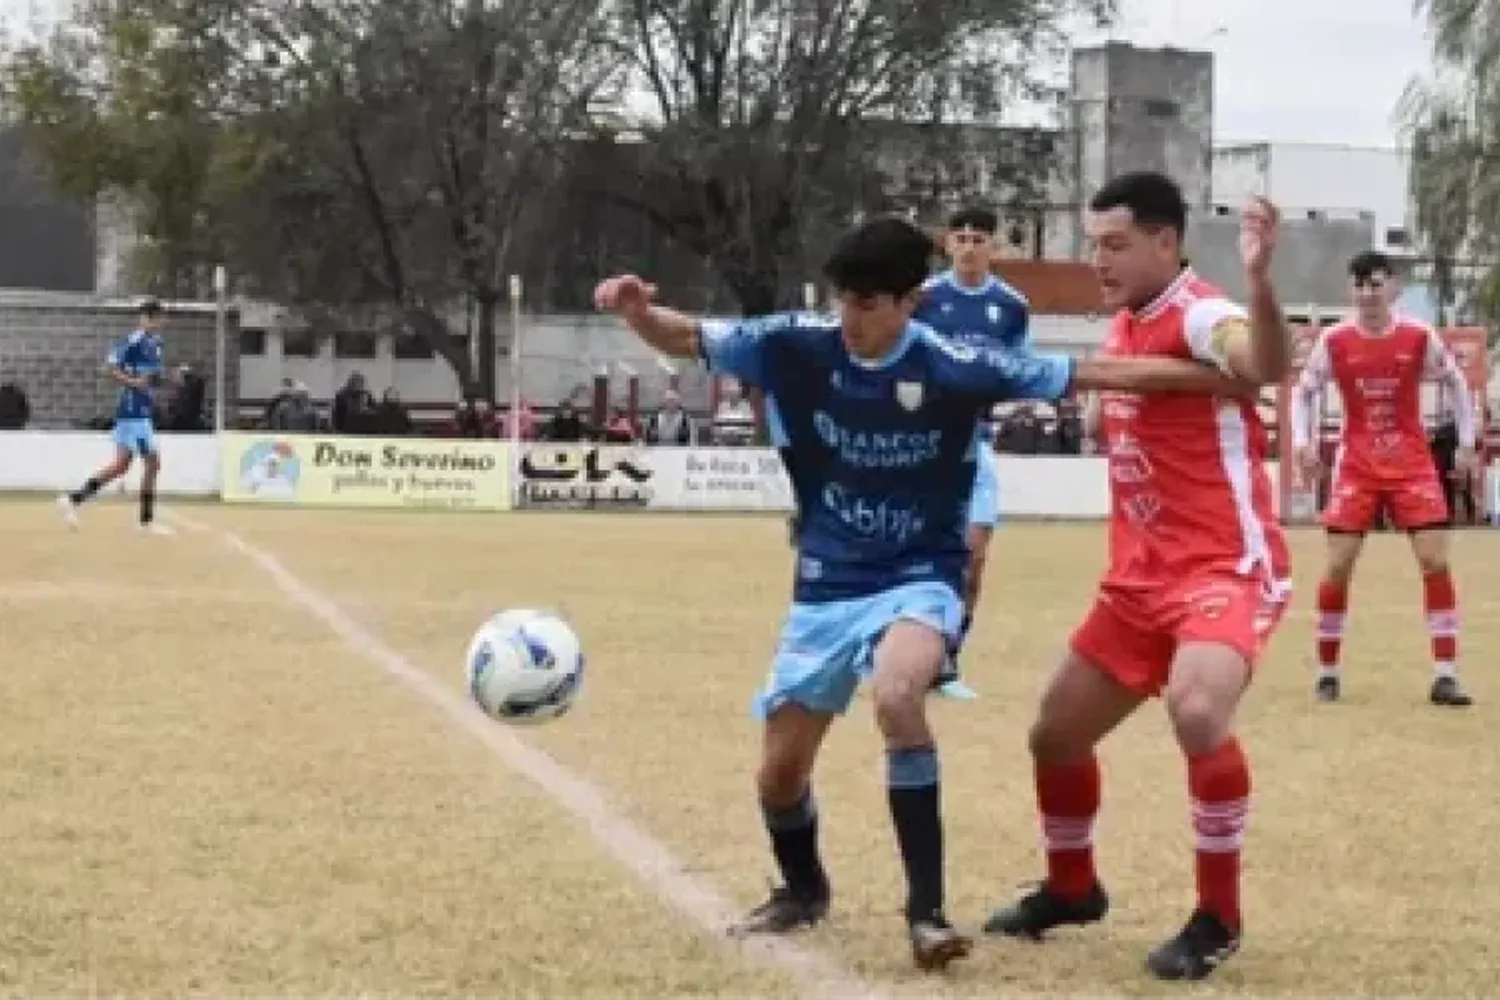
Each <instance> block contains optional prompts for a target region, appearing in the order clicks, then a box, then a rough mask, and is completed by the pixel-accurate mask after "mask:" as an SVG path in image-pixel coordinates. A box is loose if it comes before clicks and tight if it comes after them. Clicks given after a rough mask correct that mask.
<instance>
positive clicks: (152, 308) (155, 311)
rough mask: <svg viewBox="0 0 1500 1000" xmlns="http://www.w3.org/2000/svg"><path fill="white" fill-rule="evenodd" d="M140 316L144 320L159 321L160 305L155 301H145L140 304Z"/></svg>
mask: <svg viewBox="0 0 1500 1000" xmlns="http://www.w3.org/2000/svg"><path fill="white" fill-rule="evenodd" d="M141 315H142V316H143V317H145V318H146V319H161V303H160V302H158V301H156V300H155V299H147V300H146V301H145V302H142V303H141Z"/></svg>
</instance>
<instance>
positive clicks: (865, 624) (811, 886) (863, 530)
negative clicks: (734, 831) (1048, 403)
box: [594, 219, 1233, 969]
mask: <svg viewBox="0 0 1500 1000" xmlns="http://www.w3.org/2000/svg"><path fill="white" fill-rule="evenodd" d="M931 250H932V245H931V241H930V240H929V239H928V238H927V236H926V235H924V234H923V233H922V232H921V231H920V230H919V229H917V228H916V227H914V226H912V225H911V224H910V223H907V222H904V221H902V220H898V219H882V220H878V221H875V222H871V223H868V224H866V225H864V226H862V227H860V228H859V229H857V230H855V231H854V232H853V233H851V234H849V235H848V236H846V237H845V238H844V239H843V240H842V241H841V243H840V245H839V247H838V248H837V250H835V252H834V253H833V255H832V256H831V257H830V258H829V260H828V262H827V264H826V265H825V267H824V273H825V274H826V275H827V277H828V278H829V280H830V282H831V283H832V285H833V287H834V288H835V290H836V291H837V296H838V304H839V313H840V315H839V317H838V318H830V317H828V316H812V315H801V314H782V315H776V316H767V317H762V318H758V319H747V320H743V321H740V322H733V323H718V322H712V321H707V320H699V319H697V318H695V317H692V316H687V315H684V314H682V313H680V312H676V311H673V310H671V309H666V308H662V307H660V306H656V305H653V304H652V303H651V298H652V296H653V294H654V292H655V289H654V287H653V286H651V285H649V284H647V283H646V282H644V281H642V280H641V279H640V278H638V277H635V276H634V275H626V276H622V277H615V278H610V279H608V280H606V281H604V282H602V283H600V285H599V287H598V288H597V289H596V290H595V293H594V299H595V303H596V304H597V305H598V306H599V307H600V308H603V309H610V310H613V311H615V312H617V313H619V315H620V316H621V317H622V318H623V319H624V320H625V322H626V323H628V324H629V325H630V327H631V328H632V329H634V330H635V331H636V333H638V334H639V335H640V336H641V338H642V339H643V340H645V341H646V342H647V343H648V344H650V345H651V346H652V347H654V348H656V349H657V350H658V351H661V352H662V353H664V354H667V355H670V356H672V357H679V358H691V357H701V358H703V359H704V360H705V361H706V362H707V363H708V366H709V368H710V369H712V370H713V371H715V372H719V373H723V374H727V375H733V376H735V377H736V378H738V379H740V381H742V382H743V383H746V384H749V385H753V386H756V387H758V388H759V389H760V390H761V391H762V392H763V394H764V396H765V404H766V411H767V417H768V422H769V424H770V428H771V432H772V436H773V437H774V439H775V443H776V444H777V445H778V446H780V447H781V448H782V453H783V455H785V456H786V459H787V473H788V475H789V477H790V479H791V483H792V487H793V490H794V491H795V493H796V496H797V506H798V509H799V510H800V511H801V518H800V523H799V524H798V527H797V559H796V572H795V580H794V583H793V594H792V608H791V611H790V613H789V614H788V615H787V618H786V623H785V626H784V627H783V630H782V634H781V639H780V643H779V646H778V648H777V650H776V654H775V656H774V658H773V660H772V664H771V671H770V676H769V678H768V679H767V681H766V684H765V687H764V688H763V689H762V690H761V692H760V694H759V695H758V696H757V698H756V699H755V709H756V713H757V714H758V715H759V716H760V717H761V718H762V719H763V720H764V723H765V731H764V739H763V748H762V753H761V760H760V769H759V773H758V775H757V787H758V791H759V796H760V804H761V810H762V814H763V816H764V818H765V824H766V828H767V830H768V831H769V833H770V838H771V847H772V852H773V853H774V855H775V857H776V861H777V864H778V866H779V868H780V870H781V874H782V876H783V878H784V879H785V884H784V885H782V886H781V887H779V888H777V889H776V890H775V891H774V892H773V893H772V895H771V898H770V899H769V900H768V901H767V902H766V903H764V904H763V905H761V906H758V907H756V908H755V909H754V910H753V911H751V912H750V914H749V915H748V916H747V917H746V918H745V920H744V921H742V922H741V923H739V924H738V925H736V928H735V930H736V932H737V933H745V934H749V933H782V932H787V931H791V930H794V929H796V928H798V927H800V926H803V925H808V924H813V923H816V922H817V921H819V920H821V919H822V918H823V917H824V916H825V915H826V913H827V912H828V906H829V901H830V898H831V890H830V883H829V880H828V875H827V873H826V872H825V870H824V868H823V863H822V861H821V859H820V856H819V852H818V844H817V828H818V823H817V816H818V813H817V808H816V806H815V805H814V800H813V796H812V787H811V776H812V771H813V764H814V761H815V760H816V758H817V755H818V749H819V747H820V746H821V744H822V742H823V737H824V735H825V734H826V733H827V731H828V726H829V724H830V723H831V722H832V721H833V719H834V717H835V716H837V715H840V714H842V713H843V712H844V711H845V710H846V709H847V707H848V705H849V703H850V701H851V699H852V698H853V696H854V693H855V689H856V688H857V687H858V685H859V683H860V681H861V680H862V679H865V678H868V679H869V682H870V686H871V695H872V698H871V700H872V702H873V704H874V709H875V718H876V721H877V723H878V724H879V727H880V730H881V732H882V734H883V735H884V738H885V745H886V779H887V782H886V783H887V798H888V801H889V804H890V810H891V817H892V819H893V821H894V824H895V828H896V839H897V842H898V844H899V846H900V851H901V857H902V861H903V863H904V866H905V870H906V881H907V899H906V921H907V927H908V937H909V941H910V944H911V948H912V954H913V956H914V958H915V959H916V962H917V964H918V966H920V967H921V968H924V969H937V968H942V967H944V966H946V965H947V964H948V963H949V962H951V961H953V960H954V959H956V958H961V957H963V956H964V955H967V954H968V952H969V949H970V947H971V940H970V938H969V937H968V936H966V935H965V934H963V933H960V932H959V931H958V930H956V929H955V928H954V927H953V926H952V925H950V924H949V922H948V919H947V917H946V916H945V913H944V876H943V826H942V817H941V812H940V808H939V800H940V796H939V782H938V756H937V750H936V747H935V745H934V742H933V735H932V731H931V730H930V729H929V728H928V724H927V714H926V701H927V697H926V696H927V692H928V690H929V689H930V688H931V687H932V685H933V683H934V682H935V681H936V679H937V678H938V675H939V672H940V671H941V670H943V669H944V665H945V663H946V662H947V660H948V649H949V646H950V643H952V642H953V641H955V640H956V639H957V636H958V630H959V627H960V623H961V621H962V619H963V614H964V605H963V598H962V597H961V596H960V594H961V588H962V587H963V577H964V572H965V569H966V567H967V564H968V559H969V551H968V545H967V542H966V538H965V532H966V529H967V526H968V507H969V500H970V497H971V495H972V493H973V489H974V463H975V455H976V453H977V451H978V436H979V435H978V432H977V427H978V419H979V416H980V415H981V414H983V413H986V412H988V409H989V407H990V406H991V405H992V404H993V403H994V402H995V401H997V400H1002V399H1014V398H1042V399H1058V398H1061V397H1062V396H1064V395H1066V394H1067V393H1068V392H1069V391H1070V390H1071V389H1072V388H1075V387H1077V388H1115V389H1121V390H1125V391H1134V392H1148V391H1154V390H1160V391H1173V390H1180V391H1198V392H1204V391H1214V390H1221V391H1229V390H1228V389H1227V388H1225V387H1228V386H1232V385H1233V383H1231V382H1229V380H1228V379H1227V378H1226V377H1224V376H1222V375H1219V374H1218V373H1217V372H1215V371H1212V370H1210V369H1209V368H1207V367H1205V366H1201V365H1198V364H1195V363H1193V362H1189V361H1178V360H1175V359H1168V358H1092V359H1087V360H1079V361H1074V360H1073V359H1071V358H1069V357H1066V356H1061V355H1038V354H1017V353H1014V352H1011V351H1006V350H1003V349H1000V348H994V347H978V346H970V345H966V344H958V343H955V342H954V341H952V340H950V339H948V338H946V337H943V336H941V335H940V334H938V333H935V332H934V331H933V330H932V329H931V328H930V327H928V326H926V325H924V324H921V323H917V322H914V321H913V320H912V319H911V315H912V310H913V309H915V308H916V305H917V301H918V298H919V295H920V292H921V287H922V282H923V279H924V278H926V276H927V261H928V258H929V256H930V253H931Z"/></svg>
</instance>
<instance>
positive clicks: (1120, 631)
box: [1071, 571, 1289, 698]
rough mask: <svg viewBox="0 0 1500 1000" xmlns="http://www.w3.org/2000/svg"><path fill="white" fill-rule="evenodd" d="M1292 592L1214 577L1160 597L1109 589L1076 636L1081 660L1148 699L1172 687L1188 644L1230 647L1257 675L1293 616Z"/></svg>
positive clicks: (1156, 592) (1187, 582) (1176, 585)
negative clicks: (1285, 618) (1175, 663)
mask: <svg viewBox="0 0 1500 1000" xmlns="http://www.w3.org/2000/svg"><path fill="white" fill-rule="evenodd" d="M1288 596H1289V587H1288V585H1286V584H1270V583H1268V582H1267V581H1266V580H1264V579H1261V578H1253V577H1246V576H1239V575H1237V574H1235V573H1230V572H1223V571H1211V572H1205V573H1198V574H1193V575H1190V576H1188V577H1186V578H1185V579H1183V580H1180V581H1176V582H1173V583H1170V584H1164V585H1163V586H1161V587H1159V588H1156V589H1153V590H1122V589H1118V588H1113V587H1110V586H1108V585H1107V584H1106V585H1105V586H1103V587H1101V588H1099V596H1098V597H1097V599H1096V600H1095V602H1094V607H1093V608H1092V610H1090V611H1089V614H1088V617H1087V618H1085V619H1084V620H1083V624H1082V625H1080V626H1078V630H1077V631H1075V632H1074V633H1073V638H1072V642H1071V645H1072V648H1073V652H1075V653H1077V654H1078V655H1079V656H1081V657H1083V658H1084V659H1085V660H1087V661H1089V662H1090V663H1092V664H1093V665H1094V666H1095V667H1098V668H1099V669H1100V670H1102V671H1104V672H1105V673H1106V674H1108V675H1109V676H1110V677H1111V678H1113V679H1114V680H1115V681H1116V682H1117V683H1119V684H1120V685H1122V686H1123V687H1125V688H1127V689H1128V690H1130V691H1133V692H1135V693H1136V694H1138V695H1140V696H1141V697H1143V698H1149V697H1153V696H1155V695H1158V694H1160V693H1161V690H1162V688H1164V687H1166V684H1167V680H1168V678H1169V677H1170V675H1171V671H1172V658H1173V657H1174V656H1175V655H1176V653H1177V647H1178V645H1180V644H1181V643H1184V642H1212V643H1218V644H1221V645H1225V646H1229V647H1231V648H1233V649H1234V650H1235V651H1236V652H1238V653H1239V654H1240V655H1241V656H1243V657H1244V658H1245V662H1246V663H1248V664H1249V665H1250V667H1251V669H1252V670H1253V669H1254V667H1255V661H1256V660H1257V659H1258V658H1259V656H1260V654H1261V651H1262V650H1264V649H1265V645H1266V641H1267V640H1268V639H1270V637H1271V634H1272V633H1273V632H1275V631H1276V626H1277V625H1278V624H1280V622H1281V616H1282V614H1283V613H1284V612H1285V611H1286V602H1287V598H1288Z"/></svg>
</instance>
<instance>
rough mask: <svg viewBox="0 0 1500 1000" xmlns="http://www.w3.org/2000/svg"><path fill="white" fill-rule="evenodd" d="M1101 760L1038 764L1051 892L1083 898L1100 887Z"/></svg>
mask: <svg viewBox="0 0 1500 1000" xmlns="http://www.w3.org/2000/svg"><path fill="white" fill-rule="evenodd" d="M1100 786H1101V782H1100V776H1099V761H1098V759H1097V758H1096V757H1094V755H1093V754H1090V755H1089V756H1088V757H1087V759H1085V760H1083V761H1081V762H1078V763H1073V764H1047V763H1043V762H1041V761H1038V762H1037V764H1036V800H1037V809H1038V811H1039V812H1040V813H1041V816H1042V839H1043V841H1044V843H1045V846H1046V851H1047V888H1048V889H1050V890H1052V892H1054V893H1056V894H1057V895H1058V896H1061V897H1063V898H1065V899H1083V898H1085V897H1087V896H1088V895H1089V894H1090V893H1092V892H1093V891H1094V887H1095V886H1096V885H1098V883H1099V876H1098V873H1097V872H1096V871H1095V869H1094V820H1095V817H1096V816H1098V814H1099V801H1100V794H1101V793H1100Z"/></svg>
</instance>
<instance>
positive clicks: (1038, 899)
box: [984, 882, 1109, 941]
mask: <svg viewBox="0 0 1500 1000" xmlns="http://www.w3.org/2000/svg"><path fill="white" fill-rule="evenodd" d="M1108 912H1109V895H1108V894H1107V893H1105V891H1104V886H1102V885H1099V884H1098V883H1097V882H1096V883H1095V884H1094V887H1093V888H1092V889H1090V890H1089V894H1088V895H1087V896H1084V897H1083V898H1082V899H1069V898H1068V897H1066V896H1059V895H1058V894H1057V893H1056V892H1054V891H1053V890H1051V889H1049V888H1048V887H1047V885H1046V884H1045V883H1043V884H1042V885H1039V886H1037V887H1036V888H1035V889H1033V890H1032V891H1031V892H1029V893H1027V894H1026V895H1024V896H1022V897H1021V898H1020V899H1018V900H1016V902H1014V903H1012V904H1011V905H1010V906H1006V907H1003V908H1001V909H998V910H996V911H995V912H994V913H992V914H990V919H988V920H986V921H985V923H984V932H985V933H986V934H1004V935H1005V936H1007V937H1024V938H1031V939H1032V940H1033V941H1040V940H1041V939H1042V937H1043V936H1044V935H1045V934H1046V933H1047V932H1048V931H1050V930H1052V929H1053V928H1054V927H1062V926H1065V925H1069V924H1071V925H1075V926H1079V927H1082V926H1083V925H1085V924H1093V923H1098V922H1099V921H1100V920H1103V919H1104V915H1105V914H1106V913H1108Z"/></svg>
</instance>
